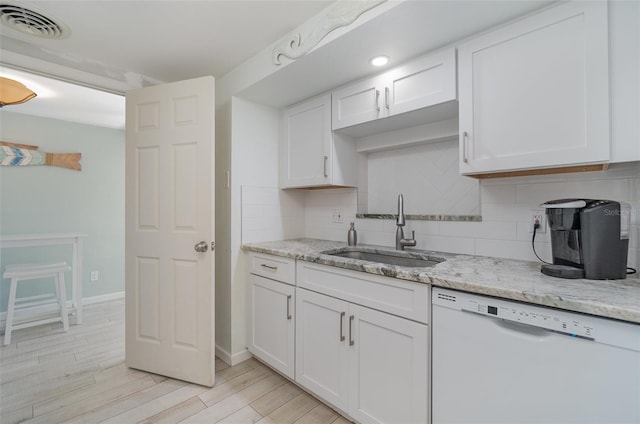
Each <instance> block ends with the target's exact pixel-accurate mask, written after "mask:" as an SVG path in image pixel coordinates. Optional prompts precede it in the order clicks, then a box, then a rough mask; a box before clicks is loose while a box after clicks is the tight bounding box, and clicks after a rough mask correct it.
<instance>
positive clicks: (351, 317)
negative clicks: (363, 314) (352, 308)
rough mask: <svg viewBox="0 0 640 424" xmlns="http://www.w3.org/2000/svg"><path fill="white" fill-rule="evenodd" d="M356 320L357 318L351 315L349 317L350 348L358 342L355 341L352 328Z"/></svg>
mask: <svg viewBox="0 0 640 424" xmlns="http://www.w3.org/2000/svg"><path fill="white" fill-rule="evenodd" d="M354 318H355V316H353V315H351V316H350V317H349V346H353V345H354V344H356V342H355V341H354V340H353V335H352V327H353V325H352V324H353V319H354Z"/></svg>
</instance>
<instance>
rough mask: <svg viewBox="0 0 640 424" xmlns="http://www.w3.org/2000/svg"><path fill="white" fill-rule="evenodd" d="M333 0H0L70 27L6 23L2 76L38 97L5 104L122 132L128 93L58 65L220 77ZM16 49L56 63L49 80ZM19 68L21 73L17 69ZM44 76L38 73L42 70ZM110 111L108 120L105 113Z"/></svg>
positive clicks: (142, 81) (112, 72)
mask: <svg viewBox="0 0 640 424" xmlns="http://www.w3.org/2000/svg"><path fill="white" fill-rule="evenodd" d="M332 1H333V0H256V1H252V0H231V1H229V0H228V1H223V0H200V1H187V0H180V1H177V0H174V1H141V0H130V1H104V0H99V1H93V0H84V1H77V0H76V1H57V0H48V1H21V0H18V1H13V0H9V1H3V2H2V3H3V4H6V3H8V4H11V5H17V6H22V7H25V8H28V9H30V10H33V11H35V12H39V13H41V14H43V15H45V16H47V17H49V18H52V19H53V20H54V21H56V22H57V23H60V24H62V25H63V26H65V27H66V28H68V30H69V32H68V36H66V37H65V38H61V39H45V38H41V37H36V36H33V35H29V34H25V33H23V32H20V31H18V30H16V29H14V28H13V27H11V26H7V25H0V48H1V52H2V55H0V61H1V62H2V63H3V64H4V65H9V67H8V66H4V67H1V68H0V75H2V76H6V77H9V78H13V79H17V80H19V81H21V82H22V83H24V84H25V85H27V86H28V87H29V88H31V89H32V90H34V91H36V93H38V97H36V98H35V99H33V100H31V101H29V102H27V103H24V104H21V105H15V106H9V107H6V109H5V110H7V111H11V112H16V113H24V114H30V115H37V116H45V117H50V118H54V119H62V120H68V121H75V122H81V123H85V124H90V125H100V126H106V127H113V128H124V98H123V97H122V96H121V95H116V94H111V93H105V92H103V91H100V90H95V89H92V88H86V87H81V86H77V85H74V84H69V83H66V82H63V81H59V80H58V79H59V78H63V79H68V80H72V81H73V80H74V76H73V75H68V76H62V77H61V76H60V72H59V71H58V67H57V66H60V67H61V68H60V69H63V68H64V69H72V70H78V71H81V72H87V73H90V74H94V75H98V76H100V77H105V78H108V79H112V80H120V81H123V82H126V83H127V84H129V85H134V86H135V85H139V86H147V85H155V84H157V83H161V82H171V81H177V80H182V79H188V78H193V77H200V76H203V75H213V76H215V77H217V78H219V77H221V76H222V75H224V74H226V73H227V72H229V71H230V70H231V69H233V68H235V67H236V66H238V65H240V64H241V63H242V62H244V61H245V60H247V59H249V58H250V57H251V56H253V55H255V54H256V53H257V52H259V51H260V50H262V49H264V48H265V47H266V46H268V45H270V44H271V43H273V42H274V41H275V40H277V39H279V38H281V37H282V36H284V35H285V34H286V33H288V32H289V31H291V30H292V29H294V28H296V27H297V26H298V25H300V24H301V23H302V22H304V21H306V20H307V19H309V18H311V17H312V16H314V15H316V14H317V13H319V12H320V11H321V10H322V9H324V8H326V7H327V6H328V5H329V4H330V3H332ZM11 53H16V54H19V55H20V56H27V57H29V58H33V59H35V60H38V61H44V62H47V63H49V64H51V67H50V69H51V74H52V75H56V79H51V78H47V77H45V76H42V75H37V74H34V73H30V72H24V69H22V70H18V69H15V68H14V67H13V66H11V64H10V63H7V60H6V58H7V57H9V55H10V54H11ZM12 68H14V69H12ZM38 73H41V71H38ZM101 117H104V119H101Z"/></svg>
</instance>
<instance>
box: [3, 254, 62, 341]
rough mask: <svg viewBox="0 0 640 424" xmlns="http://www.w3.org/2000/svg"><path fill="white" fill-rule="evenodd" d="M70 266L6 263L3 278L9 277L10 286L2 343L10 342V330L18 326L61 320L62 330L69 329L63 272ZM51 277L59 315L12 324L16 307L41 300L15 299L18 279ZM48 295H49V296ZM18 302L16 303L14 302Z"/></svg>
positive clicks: (25, 306) (30, 325)
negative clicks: (53, 282)
mask: <svg viewBox="0 0 640 424" xmlns="http://www.w3.org/2000/svg"><path fill="white" fill-rule="evenodd" d="M69 270H71V268H70V267H69V266H68V265H67V263H66V262H58V263H46V264H21V265H8V266H7V267H6V268H5V271H4V274H3V276H2V277H3V278H10V279H11V287H10V288H9V303H8V305H7V320H6V324H5V328H4V344H5V345H8V344H9V343H11V331H13V330H18V329H20V328H27V327H33V326H34V325H41V324H47V323H50V322H57V321H62V326H63V328H64V331H69V317H68V313H67V295H66V288H65V284H64V273H65V271H69ZM47 277H53V279H54V281H55V289H56V295H55V298H56V301H57V303H58V306H59V310H60V316H57V317H53V318H51V317H49V318H41V319H36V320H32V321H26V322H21V323H18V324H14V322H13V320H14V313H15V311H16V309H26V308H28V307H32V306H36V305H41V304H42V303H43V302H42V301H36V302H33V301H30V300H32V299H33V298H32V299H17V300H16V289H17V287H18V281H21V280H34V279H36V278H47ZM49 297H50V296H49ZM16 303H18V304H16Z"/></svg>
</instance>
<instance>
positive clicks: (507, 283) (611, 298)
mask: <svg viewBox="0 0 640 424" xmlns="http://www.w3.org/2000/svg"><path fill="white" fill-rule="evenodd" d="M345 247H347V245H346V243H343V242H336V241H327V240H316V239H294V240H283V241H273V242H263V243H248V244H244V245H243V246H242V248H243V249H244V250H246V251H253V252H261V253H268V254H272V255H278V256H284V257H289V258H294V259H300V260H304V261H308V262H315V263H319V264H324V265H331V266H336V267H340V268H346V269H351V270H354V271H361V272H367V273H370V274H378V275H385V276H388V277H393V278H399V279H403V280H409V281H415V282H419V283H426V284H433V285H435V286H439V287H448V288H451V289H457V290H463V291H467V292H471V293H477V294H484V295H488V296H495V297H500V298H504V299H511V300H517V301H523V302H529V303H534V304H537V305H543V306H551V307H554V308H560V309H565V310H568V311H575V312H582V313H586V314H591V315H596V316H601V317H606V318H613V319H618V320H623V321H629V322H634V323H638V324H640V278H637V277H635V278H627V279H624V280H585V279H576V280H567V279H561V278H554V277H549V276H546V275H544V274H542V273H541V272H540V263H538V262H528V261H518V260H511V259H500V258H490V257H484V256H470V255H458V254H451V253H441V252H433V251H424V250H413V249H409V248H407V249H406V250H405V251H404V252H405V253H399V252H397V251H395V250H394V249H393V248H391V247H382V246H371V245H358V249H363V250H369V251H372V252H373V251H380V250H387V251H389V253H392V254H400V255H404V256H410V257H416V258H425V259H431V260H433V259H436V260H438V261H442V262H440V263H438V264H436V265H435V266H432V267H425V268H407V267H401V266H394V265H385V264H377V263H372V262H366V261H362V260H356V259H349V258H342V257H337V256H329V255H326V254H322V253H320V252H324V251H331V250H338V249H343V248H345ZM636 275H637V274H636Z"/></svg>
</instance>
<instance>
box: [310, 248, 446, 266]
mask: <svg viewBox="0 0 640 424" xmlns="http://www.w3.org/2000/svg"><path fill="white" fill-rule="evenodd" d="M322 253H324V254H326V255H330V256H339V257H341V258H350V259H357V260H361V261H368V262H378V263H383V264H388V265H397V266H404V267H411V268H424V267H430V266H434V265H437V264H438V263H440V262H442V260H441V259H437V258H430V259H421V258H416V257H411V256H404V255H402V256H401V255H394V254H387V253H380V252H369V251H365V250H355V249H353V250H339V251H333V252H332V251H328V252H322ZM390 253H391V252H390Z"/></svg>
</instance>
